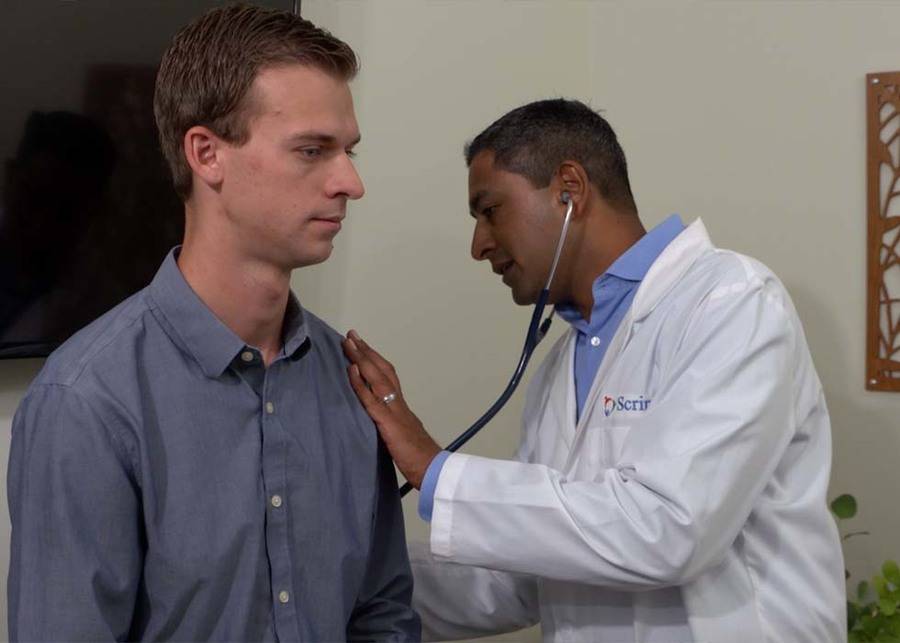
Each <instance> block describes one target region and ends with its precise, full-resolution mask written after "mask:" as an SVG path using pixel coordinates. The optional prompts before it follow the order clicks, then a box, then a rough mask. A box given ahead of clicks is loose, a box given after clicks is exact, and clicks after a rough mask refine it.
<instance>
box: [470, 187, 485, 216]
mask: <svg viewBox="0 0 900 643" xmlns="http://www.w3.org/2000/svg"><path fill="white" fill-rule="evenodd" d="M487 194H488V193H487V190H478V192H476V193H475V194H473V195H472V198H470V199H469V214H471V215H472V216H473V217H474V216H475V213H476V212H477V211H478V206H479V205H481V201H482V200H484V198H485V197H487Z"/></svg>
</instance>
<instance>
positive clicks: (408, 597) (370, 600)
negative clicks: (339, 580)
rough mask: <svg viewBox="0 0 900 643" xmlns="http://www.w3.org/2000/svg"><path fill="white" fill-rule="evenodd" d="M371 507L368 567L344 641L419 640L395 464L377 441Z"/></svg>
mask: <svg viewBox="0 0 900 643" xmlns="http://www.w3.org/2000/svg"><path fill="white" fill-rule="evenodd" d="M376 503H377V506H376V507H375V514H374V517H373V527H374V528H373V532H372V546H371V550H370V551H369V562H368V568H367V570H366V576H365V580H364V581H363V587H362V590H361V591H360V594H359V597H358V599H357V602H356V606H355V607H354V609H353V613H352V614H351V616H350V622H349V623H348V625H347V640H348V641H420V640H421V629H422V626H421V622H420V620H419V616H418V614H416V613H415V612H414V611H413V609H412V607H411V602H412V589H413V581H412V571H411V570H410V566H409V556H408V554H407V551H406V537H405V532H404V523H403V506H402V505H401V503H400V494H399V492H398V489H397V476H396V474H395V472H394V464H393V462H392V461H391V458H390V456H389V455H388V453H387V450H386V449H385V447H384V444H383V443H382V442H381V439H380V438H379V440H378V491H377V500H376Z"/></svg>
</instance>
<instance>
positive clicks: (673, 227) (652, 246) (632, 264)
mask: <svg viewBox="0 0 900 643" xmlns="http://www.w3.org/2000/svg"><path fill="white" fill-rule="evenodd" d="M682 230H684V223H682V222H681V217H680V216H678V215H677V214H673V215H670V216H669V217H668V218H667V219H666V220H665V221H663V222H662V223H660V224H659V225H657V226H656V227H654V228H653V229H652V230H650V232H648V233H647V234H645V235H644V236H643V237H641V238H640V239H638V241H637V243H635V244H634V245H633V246H631V247H630V248H629V249H628V250H626V251H625V253H624V254H623V255H622V256H621V257H619V258H618V259H616V260H615V262H613V264H612V265H611V266H610V267H609V268H607V270H606V273H605V274H608V275H613V276H614V277H619V278H620V279H628V280H629V281H642V280H643V279H644V276H645V275H646V274H647V271H648V270H650V266H652V265H653V262H654V261H656V258H657V257H658V256H659V255H660V253H661V252H662V251H663V250H665V248H666V246H667V245H669V243H670V242H671V241H672V239H674V238H675V237H677V236H678V235H679V234H680V233H681V231H682ZM595 283H596V282H595Z"/></svg>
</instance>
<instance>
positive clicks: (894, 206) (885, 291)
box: [866, 72, 900, 391]
mask: <svg viewBox="0 0 900 643" xmlns="http://www.w3.org/2000/svg"><path fill="white" fill-rule="evenodd" d="M866 86H867V101H866V111H867V130H868V131H867V138H868V143H867V157H868V158H867V166H868V167H867V182H868V199H867V201H868V205H867V210H868V226H869V237H868V239H869V243H868V295H867V297H868V299H867V306H868V311H867V327H868V328H867V332H866V388H868V389H870V390H873V391H900V72H884V73H878V74H869V75H868V76H866Z"/></svg>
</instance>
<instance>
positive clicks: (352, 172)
mask: <svg viewBox="0 0 900 643" xmlns="http://www.w3.org/2000/svg"><path fill="white" fill-rule="evenodd" d="M337 162H338V167H337V168H336V172H335V176H334V177H333V180H332V183H331V189H330V190H329V192H330V194H329V196H331V197H336V196H341V195H343V196H346V197H347V198H348V199H360V198H362V195H363V194H365V193H366V188H365V186H363V182H362V179H361V178H359V172H357V171H356V166H355V165H353V161H352V160H351V159H350V157H349V156H347V155H346V154H342V155H341V157H340V158H339V159H338V161H337Z"/></svg>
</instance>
